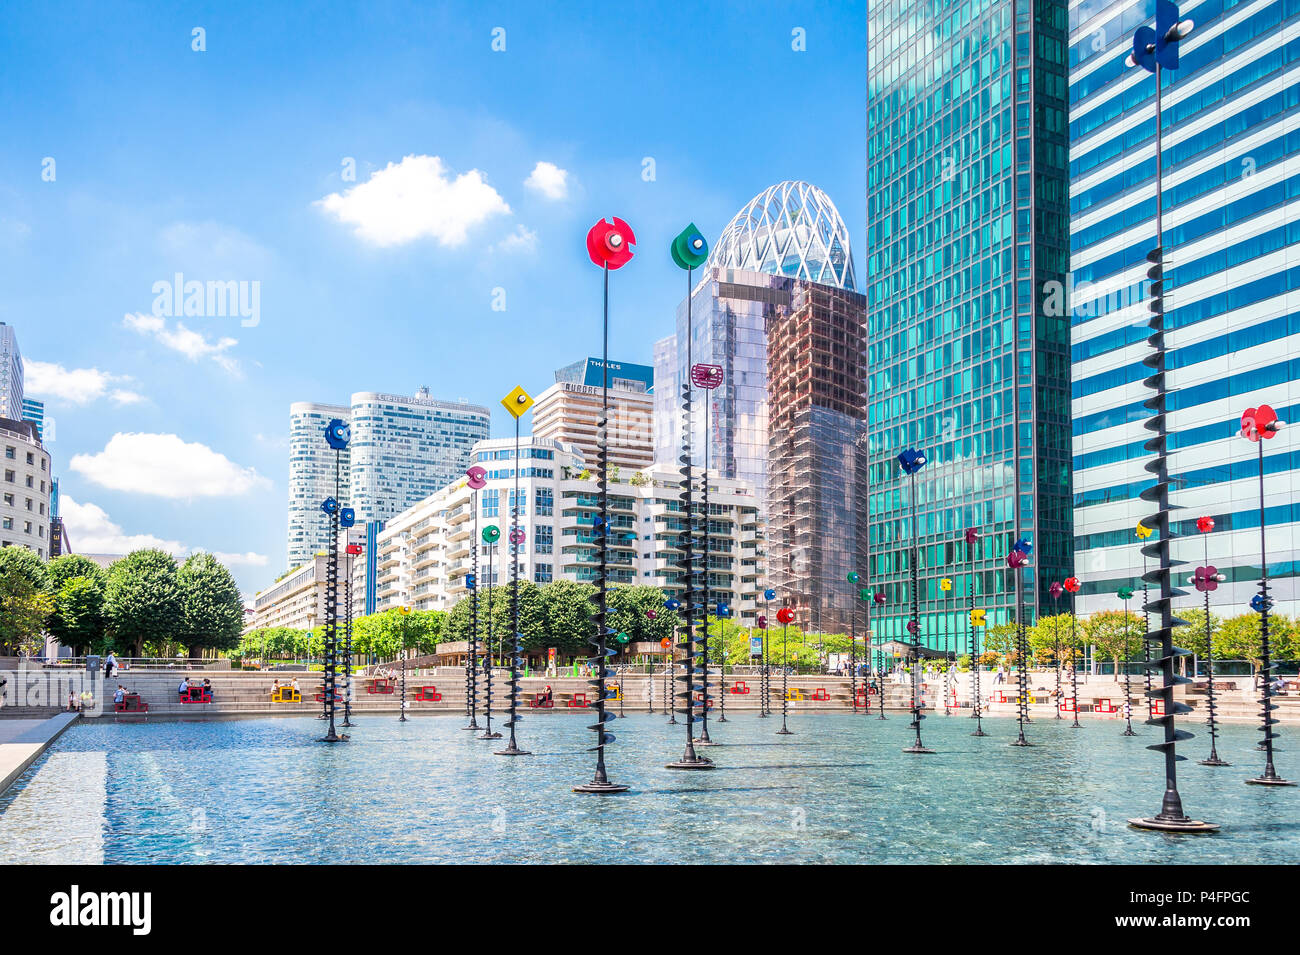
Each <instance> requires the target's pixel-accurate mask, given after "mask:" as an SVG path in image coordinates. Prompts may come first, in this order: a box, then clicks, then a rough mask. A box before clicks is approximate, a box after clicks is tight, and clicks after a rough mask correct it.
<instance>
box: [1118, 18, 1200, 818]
mask: <svg viewBox="0 0 1300 955" xmlns="http://www.w3.org/2000/svg"><path fill="white" fill-rule="evenodd" d="M1191 32H1192V22H1191V21H1190V20H1185V21H1182V22H1180V21H1179V18H1178V7H1177V5H1176V4H1174V3H1171V2H1169V0H1156V26H1155V29H1154V30H1153V29H1151V28H1150V27H1148V26H1141V27H1138V29H1137V31H1136V32H1135V33H1134V34H1133V52H1132V53H1130V54H1129V56H1128V58H1127V60H1126V62H1127V64H1128V65H1129V66H1140V67H1142V69H1144V70H1146V71H1147V72H1149V73H1153V74H1155V80H1156V83H1155V87H1156V124H1155V125H1156V244H1155V248H1153V249H1151V250H1150V251H1149V252H1148V253H1147V256H1146V257H1147V261H1148V262H1149V263H1151V265H1150V268H1148V269H1147V277H1148V278H1149V279H1150V280H1151V289H1150V292H1151V299H1150V301H1149V303H1148V307H1149V309H1150V310H1151V318H1150V319H1149V320H1148V322H1147V327H1148V328H1150V329H1151V334H1150V335H1149V336H1147V345H1148V346H1150V348H1151V353H1150V354H1149V355H1147V357H1145V358H1143V359H1142V364H1144V365H1146V366H1147V367H1148V368H1150V369H1151V374H1150V375H1149V376H1148V377H1147V378H1145V379H1143V381H1142V384H1143V386H1144V387H1146V388H1149V389H1150V390H1151V396H1150V397H1149V398H1147V399H1146V400H1145V401H1143V402H1142V405H1143V407H1145V408H1146V409H1147V410H1148V411H1150V412H1151V416H1150V417H1149V418H1147V420H1146V422H1144V424H1143V427H1144V428H1146V430H1148V431H1151V432H1153V437H1151V438H1149V439H1147V441H1146V442H1145V443H1144V444H1143V445H1142V447H1143V448H1144V449H1145V450H1147V451H1150V452H1153V453H1154V455H1155V457H1154V459H1153V460H1151V461H1149V462H1147V464H1146V465H1145V469H1146V471H1147V472H1149V473H1150V474H1152V475H1154V476H1155V483H1154V484H1153V485H1152V486H1151V487H1149V488H1147V489H1146V490H1144V491H1142V492H1141V493H1140V494H1139V495H1138V497H1140V498H1141V499H1142V500H1144V501H1147V502H1148V503H1150V504H1153V505H1155V508H1156V512H1155V514H1153V515H1150V516H1148V517H1144V518H1143V519H1142V523H1143V524H1144V525H1145V526H1147V527H1150V528H1151V529H1152V530H1153V531H1156V532H1157V533H1158V534H1159V537H1158V539H1157V540H1155V541H1154V542H1153V543H1148V544H1145V545H1143V547H1142V554H1143V556H1146V557H1154V558H1156V560H1157V564H1156V567H1155V569H1154V570H1152V571H1150V572H1149V573H1145V574H1143V575H1142V576H1143V580H1144V581H1145V582H1149V583H1153V584H1155V585H1156V586H1157V587H1158V588H1159V589H1158V593H1157V596H1156V598H1155V600H1153V601H1151V602H1150V603H1149V604H1148V605H1147V606H1146V607H1145V608H1144V609H1146V610H1149V611H1151V612H1154V613H1157V614H1159V620H1158V623H1159V626H1158V627H1157V628H1156V629H1155V630H1153V631H1151V632H1150V633H1148V635H1147V639H1148V641H1149V642H1150V643H1151V644H1152V650H1158V651H1159V653H1160V656H1159V657H1156V658H1154V659H1152V661H1151V664H1150V665H1151V666H1152V667H1155V668H1157V670H1158V672H1159V673H1160V675H1161V685H1160V689H1159V691H1156V690H1152V693H1156V692H1158V693H1159V697H1160V700H1161V703H1162V707H1161V715H1160V716H1153V717H1152V718H1151V719H1149V720H1148V723H1150V724H1152V725H1155V726H1160V727H1162V728H1163V729H1164V739H1163V740H1162V741H1161V742H1159V743H1155V744H1153V745H1151V746H1148V747H1147V748H1148V749H1154V750H1157V751H1161V752H1163V753H1164V756H1165V792H1164V796H1163V798H1162V799H1161V801H1160V812H1158V813H1157V814H1156V815H1155V816H1150V817H1142V818H1136V819H1130V820H1129V821H1128V822H1129V825H1131V826H1134V827H1135V828H1139V829H1154V830H1158V831H1161V832H1213V831H1214V830H1216V829H1217V828H1218V826H1217V825H1215V824H1213V823H1207V822H1202V821H1200V820H1198V819H1191V818H1189V817H1188V816H1187V815H1185V814H1184V813H1183V800H1182V797H1181V796H1180V795H1179V793H1178V760H1179V756H1178V754H1177V752H1176V751H1175V750H1176V747H1177V744H1178V741H1179V740H1184V739H1191V738H1192V734H1191V733H1188V732H1185V731H1182V730H1179V729H1177V728H1176V727H1175V726H1174V719H1175V718H1176V717H1177V715H1178V714H1179V713H1190V712H1191V707H1189V706H1186V705H1185V704H1182V703H1176V702H1174V687H1175V686H1177V685H1178V684H1180V683H1187V682H1190V681H1188V680H1187V678H1186V677H1180V676H1176V675H1175V674H1174V663H1175V661H1176V660H1177V659H1178V658H1179V657H1181V656H1186V655H1187V651H1186V650H1183V649H1181V648H1179V647H1175V646H1174V627H1176V626H1186V623H1185V621H1182V620H1179V619H1178V618H1177V617H1175V616H1174V612H1173V603H1174V598H1176V597H1183V596H1186V592H1185V591H1182V590H1179V589H1178V588H1176V587H1174V582H1173V575H1172V571H1173V568H1174V566H1175V565H1176V564H1178V563H1181V562H1180V561H1175V560H1174V559H1173V555H1172V553H1171V550H1170V545H1171V543H1172V541H1173V539H1174V534H1173V528H1172V526H1171V524H1170V520H1169V512H1170V510H1171V506H1170V503H1169V487H1170V480H1169V447H1168V435H1169V429H1168V423H1167V421H1166V418H1165V416H1166V414H1167V411H1168V401H1169V390H1168V387H1167V383H1166V381H1165V370H1166V369H1165V362H1166V356H1167V349H1166V347H1165V306H1164V291H1165V289H1164V257H1165V248H1164V246H1165V236H1164V182H1163V179H1164V177H1163V172H1164V169H1163V167H1164V150H1163V128H1164V115H1163V110H1162V101H1161V88H1162V86H1163V85H1164V84H1163V76H1162V75H1161V74H1162V71H1163V70H1172V69H1177V68H1178V43H1179V41H1180V40H1182V39H1183V38H1185V37H1186V36H1188V35H1189V34H1190V33H1191Z"/></svg>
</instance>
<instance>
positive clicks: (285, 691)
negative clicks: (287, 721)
mask: <svg viewBox="0 0 1300 955" xmlns="http://www.w3.org/2000/svg"><path fill="white" fill-rule="evenodd" d="M271 702H272V703H301V702H302V693H300V692H299V691H298V690H295V689H294V688H293V687H291V686H279V687H276V688H275V689H274V690H272V691H271Z"/></svg>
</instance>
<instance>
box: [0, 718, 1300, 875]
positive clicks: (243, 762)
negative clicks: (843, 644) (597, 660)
mask: <svg viewBox="0 0 1300 955" xmlns="http://www.w3.org/2000/svg"><path fill="white" fill-rule="evenodd" d="M790 723H791V728H792V729H794V730H795V732H796V735H794V736H789V737H778V736H775V735H774V732H775V729H774V727H775V724H773V723H772V721H771V720H759V719H757V718H756V717H753V716H750V715H748V714H746V715H743V716H739V717H736V718H733V719H732V720H731V721H730V722H728V723H726V724H724V725H723V726H719V727H715V728H713V729H712V730H711V732H712V735H713V736H714V738H715V739H718V740H721V741H725V742H726V743H728V744H730V745H723V746H716V747H712V748H711V749H709V751H708V752H709V755H710V756H711V757H712V758H713V759H714V760H715V761H716V762H717V764H718V769H717V770H715V771H713V772H709V773H680V772H674V771H671V770H667V769H665V768H664V764H665V763H667V762H669V761H671V760H673V759H676V758H677V757H678V756H680V754H681V749H682V744H683V741H684V732H685V728H684V727H683V726H680V725H678V726H667V725H665V723H664V720H663V718H662V717H659V716H649V715H646V714H637V715H629V717H628V719H626V720H623V721H620V723H619V727H620V728H619V729H618V735H619V741H618V743H617V744H615V745H613V746H611V747H610V749H609V756H608V759H609V766H610V776H611V778H612V779H615V780H618V781H623V782H627V783H629V784H630V785H631V786H632V792H631V793H629V794H627V795H624V796H613V797H593V796H582V795H577V794H574V793H573V792H571V791H570V787H571V786H572V785H574V784H575V783H579V782H585V781H586V780H587V779H589V778H590V776H591V770H592V759H593V757H592V755H591V754H589V753H586V752H585V751H584V750H585V748H586V745H587V737H588V736H589V734H588V733H586V731H585V730H584V729H583V728H582V727H583V726H584V725H585V721H582V720H581V719H580V718H573V719H570V718H569V717H568V716H567V715H559V716H548V717H545V718H538V719H535V720H528V721H527V722H526V723H524V724H523V725H522V726H521V727H520V729H521V731H522V732H521V736H520V741H521V744H523V745H524V746H526V747H527V748H531V749H533V750H534V751H535V753H536V755H534V756H531V757H519V758H514V759H507V758H502V757H498V756H493V755H492V752H491V750H492V749H493V748H496V744H491V743H487V742H483V741H480V740H477V739H475V736H476V735H477V734H474V733H467V732H465V731H463V730H462V729H461V728H460V726H461V724H462V718H460V717H453V716H440V717H422V718H417V719H414V720H411V721H409V722H407V723H398V722H397V721H396V720H395V719H393V718H390V717H383V718H380V717H363V718H362V719H361V720H360V721H359V723H358V725H357V726H356V727H355V728H354V729H353V730H352V736H353V739H352V742H350V743H347V744H341V745H336V746H326V745H323V744H320V743H316V742H314V740H315V738H316V737H317V736H318V735H319V733H320V724H319V723H318V722H317V721H316V720H314V719H263V720H243V721H224V722H211V723H168V722H153V723H139V724H118V725H113V724H98V723H87V724H80V725H77V726H74V727H72V728H70V729H69V730H68V731H67V732H66V733H64V734H63V736H61V737H60V738H59V739H58V740H57V741H56V742H55V744H54V745H53V746H52V747H51V749H50V751H49V752H48V753H47V754H46V756H45V757H43V758H42V759H41V760H40V761H38V762H37V763H36V764H35V765H34V766H33V767H32V768H31V769H30V770H28V772H27V773H26V774H25V775H24V778H23V780H21V781H20V782H19V784H17V785H16V786H15V787H14V788H12V789H11V790H10V792H9V793H7V794H6V795H5V796H4V797H3V798H0V862H22V861H35V862H98V861H103V862H109V863H148V862H170V863H175V862H197V863H203V862H302V863H317V862H325V861H334V862H477V863H489V862H525V863H541V862H591V861H614V862H623V861H628V862H648V863H674V862H709V861H727V862H780V863H825V862H832V863H834V862H884V863H896V862H900V863H901V862H928V863H962V862H975V863H1019V864H1025V863H1036V862H1071V863H1083V864H1114V863H1164V862H1174V863H1177V862H1240V861H1245V860H1250V861H1255V862H1266V863H1267V862H1272V863H1295V862H1298V861H1300V801H1297V798H1296V796H1295V793H1294V791H1292V792H1290V793H1289V794H1288V792H1287V791H1278V790H1271V789H1263V788H1260V787H1253V786H1246V785H1243V782H1242V780H1243V779H1244V778H1245V777H1246V776H1248V775H1250V774H1251V773H1252V772H1253V771H1254V770H1255V769H1256V764H1257V763H1258V762H1259V755H1258V754H1257V753H1256V752H1255V751H1254V743H1255V740H1256V739H1257V734H1256V733H1255V732H1254V730H1253V728H1252V727H1249V726H1240V725H1230V726H1226V727H1224V730H1223V735H1222V737H1221V739H1220V744H1219V749H1220V752H1221V753H1222V754H1223V755H1224V757H1225V758H1226V759H1230V760H1232V761H1233V762H1234V763H1236V765H1235V766H1233V767H1231V768H1227V769H1217V770H1212V769H1210V768H1207V767H1202V766H1197V765H1196V764H1195V763H1194V762H1192V761H1189V762H1188V763H1184V764H1180V769H1181V772H1180V789H1181V791H1182V795H1183V800H1184V804H1185V806H1186V808H1187V811H1188V812H1189V813H1191V814H1195V815H1197V816H1198V817H1203V818H1206V819H1209V820H1211V821H1214V822H1218V823H1221V824H1222V825H1223V827H1224V828H1223V831H1222V832H1221V833H1219V834H1218V835H1216V836H1212V837H1207V838H1200V839H1195V840H1193V839H1188V838H1178V837H1169V836H1160V835H1155V834H1150V833H1137V832H1134V831H1133V830H1130V829H1129V828H1128V827H1127V825H1126V824H1125V820H1126V819H1127V818H1128V817H1130V816H1133V815H1137V814H1140V813H1141V814H1145V813H1149V812H1153V811H1155V809H1156V807H1157V805H1158V802H1159V797H1160V793H1161V790H1162V789H1163V767H1162V764H1161V762H1160V759H1159V757H1158V756H1156V754H1154V753H1152V752H1150V751H1148V750H1146V749H1145V744H1146V743H1147V742H1150V740H1148V739H1146V738H1144V737H1145V735H1149V734H1150V733H1152V732H1153V731H1150V730H1143V735H1139V736H1138V737H1136V738H1133V739H1125V738H1123V737H1120V736H1119V732H1118V727H1117V726H1116V725H1115V724H1114V723H1113V722H1109V721H1107V722H1098V723H1090V724H1088V725H1087V726H1086V727H1085V728H1084V729H1081V730H1072V729H1070V728H1069V726H1068V724H1065V723H1062V724H1059V725H1058V724H1057V723H1056V721H1039V722H1036V723H1034V724H1033V725H1032V726H1031V727H1030V728H1029V735H1030V738H1031V739H1032V740H1033V741H1034V742H1036V743H1037V744H1038V745H1036V746H1034V747H1032V748H1027V749H1021V748H1014V747H1009V746H1008V745H1007V743H1008V742H1009V741H1010V740H1011V739H1012V738H1014V723H1013V722H1012V721H1009V720H1000V719H993V720H986V721H985V726H986V729H987V730H988V731H989V733H990V734H991V735H990V736H988V737H987V738H984V739H973V738H971V737H970V736H969V735H968V734H969V732H970V725H971V724H970V721H969V720H967V719H965V718H962V717H946V718H945V717H943V716H938V715H936V716H934V717H932V718H930V719H928V720H927V721H926V724H925V732H926V743H927V745H929V746H930V747H931V748H932V749H935V750H937V753H936V754H935V755H933V756H913V755H907V754H904V753H903V752H902V748H903V746H904V745H906V744H907V742H909V739H908V736H909V731H908V730H907V728H906V725H905V723H904V721H902V720H887V721H884V722H881V721H878V720H875V719H870V718H864V717H863V716H860V715H859V716H853V715H850V714H836V715H818V716H803V715H797V716H794V717H792V718H791V721H790ZM1203 746H1204V740H1203V739H1200V738H1198V739H1197V740H1193V741H1192V742H1191V743H1189V744H1186V748H1185V749H1184V752H1186V753H1187V754H1188V755H1189V756H1190V755H1193V754H1196V753H1198V751H1199V750H1198V747H1203ZM1282 755H1283V756H1284V757H1285V754H1282ZM1278 771H1279V772H1280V773H1282V774H1283V775H1292V776H1293V775H1295V774H1296V773H1297V772H1300V767H1297V766H1294V765H1289V764H1287V763H1286V761H1285V759H1284V761H1283V762H1282V763H1280V764H1279V766H1278ZM323 783H324V784H327V785H322V784H323ZM1261 837H1263V838H1261Z"/></svg>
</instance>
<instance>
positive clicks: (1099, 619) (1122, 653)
mask: <svg viewBox="0 0 1300 955" xmlns="http://www.w3.org/2000/svg"><path fill="white" fill-rule="evenodd" d="M1084 629H1085V632H1086V633H1087V635H1088V642H1089V643H1091V644H1093V645H1094V646H1096V648H1097V652H1098V653H1100V654H1101V655H1102V656H1103V657H1106V658H1108V659H1110V660H1112V661H1113V662H1114V663H1115V669H1116V672H1118V670H1119V664H1120V661H1121V660H1131V659H1133V657H1134V655H1138V656H1140V655H1141V649H1142V647H1141V643H1142V621H1141V620H1139V619H1138V616H1137V614H1135V613H1130V612H1126V611H1123V610H1101V611H1098V612H1097V613H1094V614H1093V615H1092V616H1091V617H1089V618H1088V622H1087V623H1086V624H1085V625H1084Z"/></svg>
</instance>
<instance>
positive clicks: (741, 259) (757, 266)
mask: <svg viewBox="0 0 1300 955" xmlns="http://www.w3.org/2000/svg"><path fill="white" fill-rule="evenodd" d="M709 265H712V266H717V267H719V268H727V269H746V270H748V271H751V272H766V273H767V274H769V275H785V276H789V277H790V278H798V279H804V280H805V281H810V282H818V283H820V284H822V285H829V286H832V287H833V288H842V289H849V290H850V291H854V290H856V285H855V284H854V275H853V256H852V254H851V252H850V251H849V230H848V227H847V226H845V224H844V220H843V219H841V218H840V213H839V210H838V209H836V208H835V203H833V202H831V199H830V196H828V195H826V193H824V192H822V191H821V190H820V189H818V188H817V187H816V186H814V185H812V184H811V183H807V182H798V181H794V180H786V181H785V182H778V183H777V184H776V185H774V186H770V187H768V188H767V189H764V190H763V191H762V192H760V193H759V194H758V195H756V196H755V197H754V198H753V199H750V200H749V202H747V203H745V207H744V208H743V209H741V210H740V211H739V212H738V213H736V216H735V218H733V219H732V220H731V222H729V223H727V227H726V228H725V229H723V230H722V235H721V237H720V238H719V239H718V242H717V244H716V245H715V246H714V248H713V253H712V255H710V256H709Z"/></svg>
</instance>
